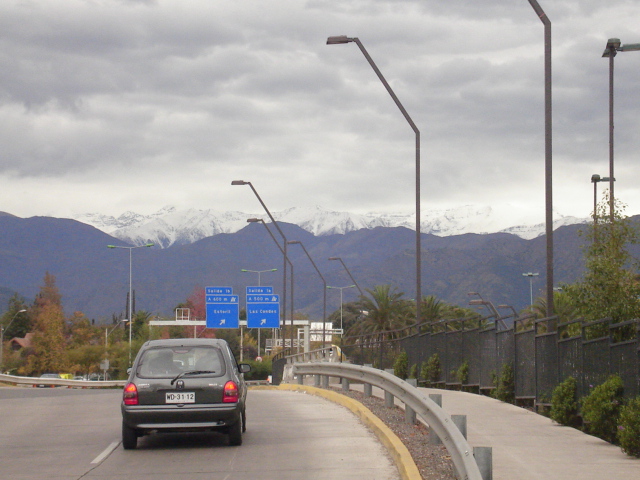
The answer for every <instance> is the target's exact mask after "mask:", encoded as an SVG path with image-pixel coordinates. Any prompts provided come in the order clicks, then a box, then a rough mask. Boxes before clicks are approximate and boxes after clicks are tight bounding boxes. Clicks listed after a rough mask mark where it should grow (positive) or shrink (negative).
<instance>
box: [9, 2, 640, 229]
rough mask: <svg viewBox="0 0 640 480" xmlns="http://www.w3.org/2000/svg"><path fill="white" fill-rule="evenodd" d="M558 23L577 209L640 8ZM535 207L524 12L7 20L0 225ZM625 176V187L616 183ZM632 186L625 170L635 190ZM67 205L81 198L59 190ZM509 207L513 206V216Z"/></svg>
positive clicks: (180, 9) (578, 7) (421, 9)
mask: <svg viewBox="0 0 640 480" xmlns="http://www.w3.org/2000/svg"><path fill="white" fill-rule="evenodd" d="M540 4H541V6H542V8H543V9H545V11H546V12H547V14H548V15H549V18H550V19H551V21H552V24H553V54H554V57H553V79H554V83H553V87H554V91H553V95H554V97H553V107H554V119H553V121H554V175H555V176H554V190H555V205H556V208H557V210H558V211H560V212H561V213H564V214H572V215H578V216H586V215H588V214H589V212H590V208H591V207H590V206H591V205H592V188H591V185H590V183H589V178H590V176H591V174H592V173H596V172H599V173H601V174H602V175H606V174H607V168H608V156H607V155H608V103H607V101H608V100H607V99H608V90H607V89H608V65H607V61H606V60H605V59H602V58H601V54H602V50H603V49H604V45H605V43H606V39H607V38H608V37H610V36H619V37H620V38H621V39H623V43H624V42H629V43H634V42H640V36H639V37H637V38H634V35H637V32H636V30H637V28H636V26H637V20H638V16H639V14H640V6H637V5H636V4H635V2H631V1H626V0H613V2H610V3H609V4H607V5H606V6H603V5H602V4H601V3H600V2H595V1H584V0H581V1H578V0H556V1H555V2H546V1H542V0H541V1H540ZM340 34H346V35H350V36H358V37H359V38H360V39H361V40H362V42H363V43H364V45H365V46H366V48H367V50H368V51H369V53H370V54H371V56H372V57H373V58H374V60H375V62H376V64H377V65H378V66H379V68H380V69H381V71H382V72H383V74H384V75H385V77H386V78H387V80H388V81H389V83H390V84H391V85H392V87H393V89H394V91H395V93H396V94H397V95H398V98H400V100H401V102H402V103H403V105H404V106H405V107H406V109H407V111H408V112H409V114H410V115H411V117H412V118H413V120H414V121H415V122H416V124H417V125H418V128H420V131H421V138H422V163H423V168H422V172H423V176H422V184H423V208H430V207H433V208H442V207H447V206H454V205H459V204H462V203H477V204H504V203H508V202H510V201H515V200H514V199H517V201H518V202H521V203H527V202H528V203H530V204H531V205H534V206H538V205H541V202H542V199H543V161H544V116H543V115H544V103H543V102H544V98H543V95H544V90H543V28H542V23H541V22H540V21H539V20H538V19H537V18H536V16H535V14H534V12H533V9H532V8H531V6H530V5H529V2H527V1H525V0H521V1H519V2H513V1H512V0H509V1H507V0H493V1H491V2H477V1H474V0H455V1H452V2H442V1H435V0H426V1H419V0H402V1H399V0H394V1H391V0H359V1H353V2H349V3H348V4H336V2H332V1H328V0H326V1H324V0H314V1H311V0H309V1H306V2H301V1H299V0H272V1H270V2H263V1H258V0H252V1H251V0H248V1H243V2H235V3H233V2H210V1H204V0H202V1H193V2H178V1H175V0H162V1H160V0H159V1H157V2H152V1H148V2H146V1H140V2H132V1H126V2H125V1H115V0H113V1H110V0H101V1H98V2H87V1H82V0H64V1H63V0H50V1H47V2H28V1H23V2H17V1H16V2H13V1H11V2H5V3H3V4H2V5H0V122H1V123H2V125H3V128H2V129H0V182H1V183H2V188H1V189H0V210H5V211H9V212H11V213H14V214H18V215H25V216H28V215H37V214H53V215H64V214H68V213H69V212H71V211H75V212H81V211H100V212H103V213H111V214H119V213H121V212H122V211H124V210H140V211H143V212H151V211H154V210H158V209H160V208H161V207H162V206H164V205H166V204H175V205H176V206H178V207H195V208H214V209H219V210H246V211H254V210H255V209H256V201H255V198H253V197H252V196H251V195H250V192H248V191H245V190H243V189H241V188H238V187H231V186H230V182H231V180H233V179H239V178H242V179H246V180H251V181H252V182H253V183H254V184H255V185H256V187H259V189H260V193H261V195H262V196H263V197H264V199H265V201H268V203H269V206H270V208H272V209H274V210H277V209H285V208H289V207H292V206H297V205H313V204H320V205H323V206H325V207H327V208H332V209H336V210H345V211H358V212H366V211H372V210H405V211H412V210H413V207H414V198H413V185H414V182H415V178H414V167H415V165H414V155H415V151H414V143H413V142H414V137H413V132H412V131H411V129H410V128H409V126H408V124H407V123H406V121H405V120H404V119H403V118H402V115H401V114H400V112H399V111H398V109H397V107H396V106H395V105H394V104H393V102H392V100H391V98H390V97H389V95H388V93H387V92H386V91H385V90H384V88H383V86H382V84H381V83H380V81H379V80H378V79H377V77H376V76H375V74H374V72H373V71H372V69H371V68H370V66H369V65H368V64H367V62H366V60H365V58H364V57H363V56H362V54H361V52H360V51H359V50H358V48H357V46H355V45H353V44H351V45H335V46H327V45H325V41H326V38H327V37H328V36H330V35H340ZM639 64H640V54H634V53H633V52H631V53H623V54H620V55H618V57H616V77H615V78H616V99H617V107H616V116H615V118H616V126H617V129H616V162H617V163H616V165H617V167H616V168H617V169H619V170H617V175H616V176H617V177H619V181H618V183H617V185H616V191H617V192H618V195H619V196H621V198H623V200H625V201H626V203H628V204H629V205H630V208H629V212H628V213H637V212H638V211H639V210H640V192H639V191H638V190H637V189H636V188H635V185H634V184H635V182H634V181H633V179H634V178H635V176H637V174H638V173H640V172H638V171H637V168H638V167H636V165H635V164H636V163H637V162H636V161H635V158H634V154H635V151H636V150H637V144H638V138H637V135H636V132H637V131H638V120H637V117H638V116H637V114H636V112H637V111H638V109H639V108H640V96H639V95H638V94H637V93H636V92H635V84H636V83H637V72H638V68H637V67H638V65H639ZM618 172H619V173H620V175H618ZM623 175H624V176H623ZM64 192H73V194H66V195H65V193H64ZM516 213H517V212H516Z"/></svg>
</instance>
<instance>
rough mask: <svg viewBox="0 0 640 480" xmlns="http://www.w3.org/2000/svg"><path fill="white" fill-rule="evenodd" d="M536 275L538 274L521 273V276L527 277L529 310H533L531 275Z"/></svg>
mask: <svg viewBox="0 0 640 480" xmlns="http://www.w3.org/2000/svg"><path fill="white" fill-rule="evenodd" d="M538 275H539V274H538V273H531V272H527V273H523V274H522V276H523V277H529V300H530V302H529V310H531V311H532V312H533V277H537V276H538ZM547 316H548V315H547Z"/></svg>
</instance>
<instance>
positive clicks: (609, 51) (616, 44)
mask: <svg viewBox="0 0 640 480" xmlns="http://www.w3.org/2000/svg"><path fill="white" fill-rule="evenodd" d="M636 50H640V43H631V44H628V45H622V43H621V42H620V39H619V38H610V39H609V40H607V46H606V48H605V49H604V52H603V53H602V58H608V59H609V216H610V217H611V222H612V223H613V219H614V208H615V204H614V196H613V182H614V181H615V178H614V176H613V59H614V57H615V56H616V54H617V53H618V52H629V51H636Z"/></svg>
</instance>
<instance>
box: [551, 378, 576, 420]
mask: <svg viewBox="0 0 640 480" xmlns="http://www.w3.org/2000/svg"><path fill="white" fill-rule="evenodd" d="M576 392H577V382H576V379H575V378H573V377H568V378H567V379H566V380H565V381H564V382H562V383H561V384H560V385H558V386H557V387H556V388H555V389H554V390H553V394H552V395H551V419H552V420H555V421H556V422H558V423H559V424H561V425H567V426H569V427H578V426H580V415H579V411H578V398H577V394H576Z"/></svg>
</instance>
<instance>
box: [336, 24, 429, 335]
mask: <svg viewBox="0 0 640 480" xmlns="http://www.w3.org/2000/svg"><path fill="white" fill-rule="evenodd" d="M351 42H353V43H355V44H356V45H358V48H360V51H361V52H362V54H363V55H364V57H365V58H366V59H367V61H368V62H369V65H371V68H373V71H374V72H375V73H376V75H377V76H378V78H379V79H380V81H381V82H382V84H383V85H384V88H386V89H387V92H389V95H391V98H392V99H393V101H394V102H395V104H396V106H397V107H398V108H399V109H400V112H401V113H402V115H403V116H404V118H405V119H406V120H407V122H408V123H409V126H410V127H411V129H412V130H413V132H414V133H415V136H416V180H415V183H416V323H418V324H419V323H420V318H421V315H420V308H421V305H420V304H421V303H422V271H421V261H422V248H421V242H420V233H421V226H420V131H419V130H418V127H417V126H416V124H415V123H414V122H413V120H412V119H411V117H410V116H409V113H407V111H406V110H405V108H404V107H403V106H402V103H400V100H398V97H396V94H395V93H394V92H393V90H392V89H391V86H389V84H388V83H387V80H386V79H385V78H384V76H383V75H382V72H380V70H379V69H378V67H377V65H376V64H375V63H374V61H373V59H372V58H371V57H370V56H369V53H368V52H367V50H366V49H365V48H364V45H362V42H361V41H360V40H359V39H358V38H357V37H354V38H349V37H347V36H346V35H339V36H334V37H329V38H328V39H327V45H340V44H345V43H351Z"/></svg>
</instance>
